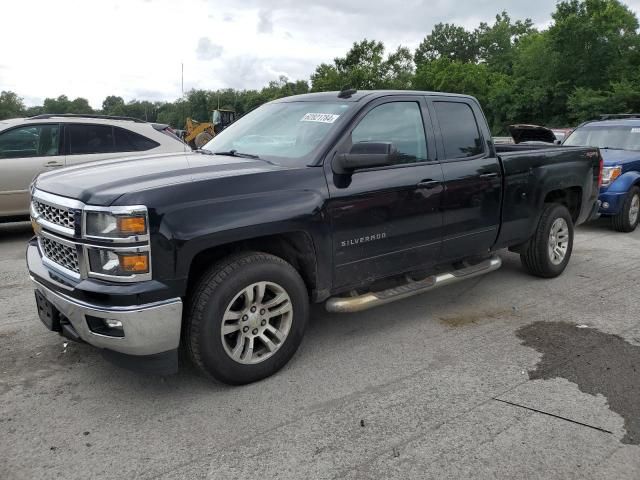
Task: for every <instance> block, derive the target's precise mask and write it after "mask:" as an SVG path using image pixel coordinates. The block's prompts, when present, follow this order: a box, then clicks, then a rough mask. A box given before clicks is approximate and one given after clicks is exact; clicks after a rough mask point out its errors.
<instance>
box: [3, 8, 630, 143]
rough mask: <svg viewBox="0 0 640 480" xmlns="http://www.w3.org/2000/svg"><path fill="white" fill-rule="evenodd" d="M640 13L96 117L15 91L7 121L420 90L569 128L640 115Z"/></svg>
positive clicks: (502, 30)
mask: <svg viewBox="0 0 640 480" xmlns="http://www.w3.org/2000/svg"><path fill="white" fill-rule="evenodd" d="M638 28H639V24H638V19H637V17H636V15H635V14H634V13H633V12H632V11H631V10H630V9H629V8H628V7H627V6H626V5H625V4H624V3H622V2H620V1H618V0H565V1H561V2H559V3H558V4H557V6H556V10H555V11H554V12H553V14H552V19H551V23H550V24H549V26H548V27H547V28H545V29H542V30H539V29H536V28H535V26H534V25H533V23H532V21H531V20H530V19H525V20H513V19H512V18H511V17H510V16H509V14H508V13H507V12H506V11H503V12H501V13H499V14H498V15H496V17H495V20H494V21H493V22H492V23H480V25H478V27H477V28H475V29H473V30H467V29H465V28H464V27H462V26H459V25H455V24H451V23H439V24H437V25H436V26H435V27H434V28H433V30H432V31H431V32H430V33H429V34H428V35H426V37H425V38H424V39H423V40H422V42H421V43H420V45H419V46H418V48H417V49H416V50H415V51H413V52H412V51H411V50H410V49H408V48H406V47H403V46H400V47H398V48H397V49H396V50H392V51H387V50H386V49H385V46H384V44H383V43H382V42H379V41H376V40H368V39H365V40H362V41H360V42H355V43H354V44H353V46H352V47H351V49H350V50H349V51H348V52H347V53H346V55H345V56H344V57H338V58H335V59H334V60H333V62H331V63H323V64H321V65H319V66H317V67H316V69H315V71H314V73H313V74H312V75H311V77H310V79H309V80H308V81H307V80H298V81H291V80H289V79H288V78H286V77H280V78H279V79H277V80H274V81H272V82H270V83H269V84H268V85H267V86H265V87H264V88H262V89H259V90H258V89H256V90H236V89H232V88H229V89H221V90H191V91H189V92H188V93H186V94H185V95H184V96H183V97H182V98H180V99H178V100H176V101H174V102H149V101H137V100H132V101H129V102H125V101H124V99H123V98H122V97H120V96H115V95H112V96H108V97H107V98H105V100H104V101H103V103H102V108H101V109H100V110H97V111H94V110H93V109H92V108H91V106H90V105H89V102H88V101H87V100H86V99H83V98H76V99H74V100H71V99H69V98H67V97H66V96H65V95H62V96H60V97H58V98H47V99H45V101H44V102H43V105H42V106H36V107H29V108H25V106H24V104H23V103H22V99H21V98H20V97H19V96H18V95H17V94H15V93H14V92H6V91H4V92H2V93H1V94H0V119H2V118H11V117H17V116H24V115H35V114H38V113H43V112H46V113H103V114H108V115H125V116H131V117H136V118H141V119H143V120H148V121H154V122H162V123H168V124H170V125H172V126H174V127H176V128H182V126H183V125H184V123H185V118H186V117H192V118H194V119H196V120H200V121H205V120H207V119H209V118H210V116H211V111H212V110H213V109H215V108H230V109H235V110H236V111H237V112H238V113H239V114H244V113H246V112H248V111H250V110H252V109H253V108H255V107H257V106H259V105H261V104H263V103H265V102H268V101H270V100H274V99H276V98H281V97H284V96H289V95H295V94H300V93H307V92H318V91H332V90H341V89H342V88H345V87H352V88H357V89H400V90H405V89H416V90H432V91H443V92H452V93H465V94H469V95H474V96H476V97H477V98H478V100H479V101H480V102H481V104H482V106H483V107H484V110H485V113H486V115H487V119H488V121H489V123H490V125H491V127H492V130H493V131H494V133H496V134H498V133H502V132H504V131H505V128H506V126H508V125H509V124H512V123H537V124H542V125H548V126H555V127H562V126H571V125H575V124H576V123H579V122H581V121H584V120H587V119H589V118H593V117H595V116H597V115H598V114H601V113H630V112H638V111H640V35H639V33H638Z"/></svg>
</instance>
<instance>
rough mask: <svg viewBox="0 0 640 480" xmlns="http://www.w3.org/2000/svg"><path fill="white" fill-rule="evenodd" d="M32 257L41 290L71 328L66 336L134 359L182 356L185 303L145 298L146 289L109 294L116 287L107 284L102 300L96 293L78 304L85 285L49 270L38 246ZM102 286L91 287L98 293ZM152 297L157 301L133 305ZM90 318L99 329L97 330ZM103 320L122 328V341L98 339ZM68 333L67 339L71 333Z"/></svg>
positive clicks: (31, 270)
mask: <svg viewBox="0 0 640 480" xmlns="http://www.w3.org/2000/svg"><path fill="white" fill-rule="evenodd" d="M26 257H27V266H28V268H29V274H30V277H31V280H32V281H33V284H34V287H35V290H37V291H38V292H39V294H40V295H41V296H42V297H44V299H45V300H46V301H47V302H49V303H50V304H51V305H53V306H54V307H55V309H56V311H57V312H58V313H59V316H60V319H61V320H62V321H63V322H64V324H66V325H67V326H71V327H72V329H68V328H67V332H66V333H69V332H72V333H73V334H75V335H72V336H77V337H78V338H77V339H78V340H82V341H84V342H86V343H88V344H90V345H93V346H95V347H98V348H102V349H107V350H110V351H112V352H118V353H120V354H124V355H129V356H131V355H133V356H137V357H143V356H150V355H157V354H161V353H165V352H169V351H175V350H177V348H178V345H179V343H180V328H181V324H182V300H181V299H180V298H179V297H177V298H166V297H165V298H154V297H155V295H150V294H147V293H146V292H145V294H144V295H142V294H139V293H137V292H138V291H139V290H140V288H141V284H131V285H130V286H127V285H122V284H120V285H118V286H117V294H116V293H115V291H113V289H112V290H111V291H110V290H109V289H110V288H111V286H110V285H108V284H104V289H103V291H104V292H105V293H103V294H102V296H100V295H96V292H93V293H92V298H91V299H85V298H78V296H79V295H80V294H82V290H81V286H82V285H83V284H82V283H80V284H78V283H74V282H73V281H71V280H70V279H65V278H63V277H61V276H60V275H59V274H58V273H57V272H54V271H52V270H51V269H49V268H48V267H47V266H46V265H45V264H44V263H43V261H42V254H41V252H40V250H39V247H38V245H37V243H35V242H30V243H29V245H28V247H27V255H26ZM85 283H86V281H85ZM94 283H95V282H94ZM96 286H97V284H95V285H94V284H93V283H92V284H91V287H92V288H96ZM107 292H109V293H107ZM147 297H151V298H153V299H152V300H147V301H145V300H143V301H138V302H135V301H132V299H143V298H147ZM121 300H125V302H122V301H121ZM87 317H89V318H90V320H91V322H92V325H94V328H93V329H92V328H91V326H90V323H89V320H88V318H87ZM100 320H115V321H118V322H120V324H121V330H122V332H121V335H120V336H114V335H110V334H103V333H97V332H96V331H95V330H96V329H95V323H96V321H97V322H100ZM62 330H63V331H62V333H65V331H64V330H65V329H62Z"/></svg>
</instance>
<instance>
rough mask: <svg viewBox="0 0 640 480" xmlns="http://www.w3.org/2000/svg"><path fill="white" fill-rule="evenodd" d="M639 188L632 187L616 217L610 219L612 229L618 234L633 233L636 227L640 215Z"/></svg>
mask: <svg viewBox="0 0 640 480" xmlns="http://www.w3.org/2000/svg"><path fill="white" fill-rule="evenodd" d="M639 208H640V188H638V187H637V186H634V187H632V188H631V190H629V193H627V197H626V198H625V200H624V203H623V204H622V209H621V210H620V213H618V215H616V216H614V217H613V218H612V220H613V221H612V224H613V228H614V229H615V230H617V231H618V232H625V233H629V232H633V231H634V230H635V229H636V227H637V226H638V220H639V219H640V214H639V211H638V209H639Z"/></svg>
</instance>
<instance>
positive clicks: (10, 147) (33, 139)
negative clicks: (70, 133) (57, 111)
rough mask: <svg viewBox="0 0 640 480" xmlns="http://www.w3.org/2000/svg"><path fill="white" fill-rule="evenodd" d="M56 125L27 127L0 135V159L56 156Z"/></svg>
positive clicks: (57, 128) (57, 130)
mask: <svg viewBox="0 0 640 480" xmlns="http://www.w3.org/2000/svg"><path fill="white" fill-rule="evenodd" d="M59 132H60V129H59V127H58V125H29V126H25V127H20V128H14V129H12V130H8V131H6V132H3V133H0V158H24V157H50V156H53V155H58V153H59V152H58V145H59V141H58V140H59V136H58V135H59Z"/></svg>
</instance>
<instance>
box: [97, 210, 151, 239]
mask: <svg viewBox="0 0 640 480" xmlns="http://www.w3.org/2000/svg"><path fill="white" fill-rule="evenodd" d="M84 234H85V236H87V237H93V238H104V239H117V238H120V239H122V238H130V237H136V236H143V235H147V234H148V222H147V211H146V209H138V210H133V209H130V210H126V211H125V210H123V211H122V213H120V212H118V211H115V210H114V211H91V210H87V211H86V212H85V227H84Z"/></svg>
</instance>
